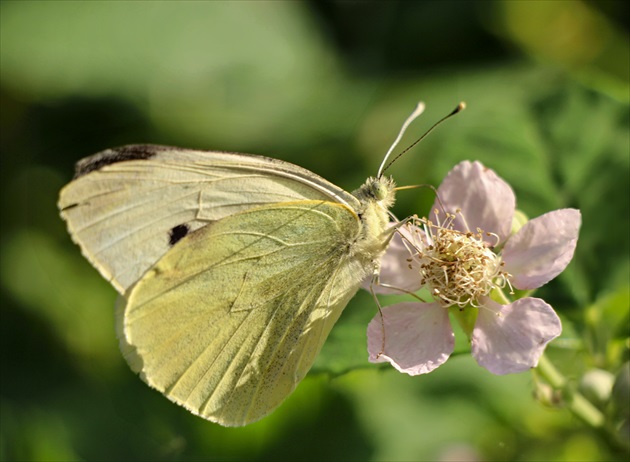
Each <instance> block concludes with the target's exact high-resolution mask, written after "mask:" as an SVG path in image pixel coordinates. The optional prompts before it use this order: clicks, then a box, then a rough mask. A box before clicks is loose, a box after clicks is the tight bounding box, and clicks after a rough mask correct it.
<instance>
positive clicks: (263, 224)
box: [58, 103, 424, 426]
mask: <svg viewBox="0 0 630 462" xmlns="http://www.w3.org/2000/svg"><path fill="white" fill-rule="evenodd" d="M423 108H424V105H423V104H422V103H420V104H419V105H418V107H417V108H416V110H415V111H414V113H413V114H412V116H410V117H409V119H407V121H406V122H405V124H404V125H403V128H402V129H401V132H400V134H399V136H398V138H397V140H396V142H395V143H394V145H395V144H396V143H397V142H398V140H399V139H400V138H401V136H402V133H403V132H404V129H405V128H406V126H407V125H408V124H409V123H410V121H411V120H413V118H415V117H416V116H417V115H419V114H420V113H421V112H422V110H423ZM394 145H393V146H392V148H390V151H389V152H388V155H389V153H390V152H391V150H392V149H393V147H394ZM386 159H387V156H386ZM384 164H385V160H384V161H383V164H381V168H380V169H379V173H378V174H377V176H375V177H370V178H368V179H367V180H366V182H365V183H364V184H363V185H362V186H361V187H359V188H358V189H357V190H355V191H354V192H352V193H349V192H346V191H344V190H343V189H341V188H339V187H338V186H335V185H334V184H332V183H330V182H329V181H326V180H325V179H323V178H321V177H320V176H318V175H316V174H315V173H313V172H310V171H309V170H306V169H304V168H301V167H299V166H296V165H293V164H290V163H288V162H284V161H281V160H277V159H272V158H268V157H262V156H255V155H247V154H236V153H226V152H216V151H197V150H189V149H182V148H175V147H166V146H156V145H130V146H124V147H120V148H115V149H107V150H105V151H102V152H100V153H98V154H95V155H93V156H91V157H88V158H85V159H83V160H81V161H79V162H78V163H77V165H76V175H75V178H74V179H73V181H72V182H70V183H69V184H68V185H66V186H65V187H64V188H63V189H62V190H61V193H60V197H59V203H58V206H59V209H60V212H61V216H62V218H63V219H64V220H65V221H66V223H67V227H68V230H69V233H70V235H71V237H72V239H73V240H74V241H75V242H76V243H77V244H78V245H79V246H80V248H81V250H82V253H83V255H84V256H85V257H86V258H87V259H88V260H89V261H90V262H91V263H92V265H93V266H94V267H95V268H96V269H98V271H99V272H100V273H101V275H102V276H103V277H104V278H105V279H107V280H108V281H109V282H110V283H111V284H112V285H113V286H114V288H115V289H116V290H117V291H118V292H119V294H120V297H119V301H118V303H117V305H118V308H117V329H118V336H119V340H120V346H121V351H122V353H123V355H124V357H125V359H126V360H127V362H128V364H129V365H130V367H131V369H132V370H133V371H135V372H137V373H139V375H140V376H141V378H142V379H143V380H144V381H145V382H146V383H148V384H149V385H150V386H151V387H153V388H156V389H157V390H159V391H160V392H162V393H163V394H164V395H165V396H166V397H168V398H169V399H170V400H172V401H174V402H176V403H178V404H180V405H182V406H184V407H185V408H187V409H188V410H189V411H191V412H192V413H194V414H197V415H199V416H201V417H203V418H205V419H208V420H210V421H213V422H217V423H219V424H221V425H225V426H242V425H247V424H249V423H252V422H255V421H257V420H259V419H261V418H262V417H264V416H266V415H267V414H269V413H270V412H272V411H273V410H274V409H275V408H277V407H278V406H279V405H280V404H281V403H282V402H283V401H284V400H285V398H286V397H287V396H288V395H289V394H290V393H291V392H292V391H293V390H294V389H295V387H296V386H297V384H298V383H299V382H300V381H301V380H302V379H303V378H304V376H305V375H306V373H307V372H308V371H309V369H310V368H311V366H312V364H313V362H314V361H315V358H316V356H317V354H318V352H319V351H320V349H321V348H322V345H323V344H324V341H325V340H326V337H327V336H328V334H329V333H330V331H331V329H332V327H333V325H334V324H335V322H336V321H337V319H338V318H339V316H340V315H341V313H342V311H343V309H344V307H345V306H346V305H347V303H348V301H349V300H350V299H351V298H352V297H353V296H354V294H355V293H356V292H357V290H358V289H359V288H360V286H361V283H362V281H363V280H364V279H366V278H370V277H375V275H377V274H378V270H379V260H380V257H381V255H382V254H383V253H384V251H385V249H386V247H387V245H388V243H389V241H390V239H391V237H392V235H393V233H394V232H395V229H396V226H395V225H394V226H392V225H391V224H390V219H391V217H390V212H389V208H390V207H391V205H392V204H393V202H394V195H395V185H394V181H393V180H392V179H391V178H390V177H386V176H383V174H382V171H383V166H384Z"/></svg>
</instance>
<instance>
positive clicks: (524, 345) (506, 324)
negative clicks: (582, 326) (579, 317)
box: [471, 297, 562, 375]
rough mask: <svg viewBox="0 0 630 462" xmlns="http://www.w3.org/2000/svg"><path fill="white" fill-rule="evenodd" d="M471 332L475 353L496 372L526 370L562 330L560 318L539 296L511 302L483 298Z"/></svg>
mask: <svg viewBox="0 0 630 462" xmlns="http://www.w3.org/2000/svg"><path fill="white" fill-rule="evenodd" d="M482 302H483V306H481V307H480V308H479V315H478V316H477V322H476V324H475V328H474V329H473V335H472V340H471V343H472V355H473V357H474V358H475V360H476V361H477V363H478V364H479V365H480V366H481V367H484V368H486V369H488V370H489V371H490V372H492V373H493V374H498V375H503V374H513V373H516V372H523V371H526V370H527V369H529V368H532V367H535V366H536V365H537V364H538V359H539V358H540V356H541V355H542V353H543V351H544V350H545V346H546V345H547V343H549V342H550V341H551V340H553V339H554V338H556V337H557V336H558V335H560V333H561V332H562V324H561V323H560V318H559V317H558V315H557V314H556V313H555V311H553V308H551V306H550V305H548V304H547V303H545V301H544V300H541V299H540V298H521V299H520V300H517V301H515V302H514V303H512V304H510V305H499V304H498V303H496V302H495V301H493V300H490V299H489V298H487V297H486V298H485V299H484V300H482Z"/></svg>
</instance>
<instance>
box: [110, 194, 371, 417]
mask: <svg viewBox="0 0 630 462" xmlns="http://www.w3.org/2000/svg"><path fill="white" fill-rule="evenodd" d="M360 232H361V224H360V220H359V217H358V216H357V215H356V213H355V212H354V211H353V210H352V209H350V208H349V207H347V206H345V205H342V204H339V203H333V202H330V201H321V200H317V201H295V202H286V203H281V204H272V205H266V206H262V207H256V208H252V209H249V210H245V211H242V212H239V213H236V214H233V215H230V216H227V217H225V218H222V219H220V220H218V221H216V222H214V223H212V224H210V225H208V226H205V227H203V228H200V229H198V230H196V231H194V232H192V233H190V234H189V235H187V236H186V237H184V238H183V239H182V241H181V243H180V244H179V245H176V246H174V247H173V248H172V249H170V250H168V252H167V253H166V254H165V255H164V256H163V257H162V258H161V259H160V260H159V261H158V262H157V263H156V264H155V266H154V267H153V268H151V269H150V270H149V271H148V272H147V273H146V274H145V275H144V276H143V277H142V279H141V280H140V281H139V282H138V283H137V284H136V285H135V286H133V287H132V288H131V289H130V290H129V292H128V293H127V294H126V295H125V297H126V299H127V305H126V307H125V308H124V312H123V311H120V312H119V319H118V322H119V329H120V333H121V335H123V338H121V343H122V349H123V352H124V353H125V355H126V356H127V360H128V361H129V363H130V365H132V367H133V368H135V369H136V370H137V371H138V372H140V373H141V376H142V377H143V379H144V380H145V381H146V382H148V383H149V384H150V385H152V386H153V387H155V388H157V389H158V390H160V391H161V392H163V393H164V394H165V395H166V396H168V397H169V398H170V399H171V400H173V401H175V402H177V403H179V404H182V405H183V406H185V407H187V408H188V409H189V410H191V411H192V412H194V413H195V414H198V415H201V416H203V417H205V418H207V419H210V420H213V421H216V422H218V423H221V424H223V425H244V424H247V423H250V422H253V421H256V420H258V419H260V418H262V417H264V416H265V415H267V414H268V413H269V412H271V411H272V410H273V409H275V408H276V407H277V406H278V405H279V404H280V403H281V402H282V401H283V400H284V399H285V398H286V397H287V396H288V395H289V394H290V393H291V391H292V390H293V389H294V388H295V386H296V385H297V383H298V382H299V381H300V380H301V379H302V378H303V377H304V376H305V375H306V373H307V372H308V370H309V369H310V367H311V365H312V364H313V362H314V360H315V357H316V355H317V353H318V352H319V350H320V349H321V346H322V345H323V342H324V340H325V339H326V337H327V336H328V333H329V332H330V330H331V328H332V326H333V324H334V323H335V321H336V320H337V319H338V317H339V315H340V314H341V312H342V310H343V308H344V307H345V305H346V304H347V303H348V301H349V299H350V298H351V297H352V296H353V295H354V294H355V292H356V291H357V290H358V288H359V286H360V283H361V281H362V279H363V278H364V277H365V276H367V274H368V273H369V272H370V271H371V269H370V268H369V267H366V264H365V262H364V261H361V256H360V255H356V254H355V253H354V252H353V243H354V242H355V241H356V240H357V238H358V237H359V234H360Z"/></svg>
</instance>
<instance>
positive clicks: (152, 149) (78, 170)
mask: <svg viewBox="0 0 630 462" xmlns="http://www.w3.org/2000/svg"><path fill="white" fill-rule="evenodd" d="M169 149H173V148H171V147H168V146H158V145H155V144H130V145H127V146H121V147H119V148H113V149H106V150H104V151H101V152H98V153H96V154H94V155H93V156H90V157H86V158H85V159H81V160H80V161H79V162H77V164H76V166H75V170H74V179H75V180H76V179H77V178H79V177H81V176H83V175H86V174H88V173H90V172H94V171H96V170H100V169H101V168H103V167H105V166H107V165H111V164H115V163H117V162H124V161H127V160H142V159H150V158H151V157H154V156H155V155H156V154H157V153H158V152H160V151H167V150H169Z"/></svg>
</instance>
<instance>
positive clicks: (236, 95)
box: [0, 0, 630, 461]
mask: <svg viewBox="0 0 630 462" xmlns="http://www.w3.org/2000/svg"><path fill="white" fill-rule="evenodd" d="M629 13H630V11H629V7H628V6H627V4H626V3H625V2H621V1H478V2H477V1H449V0H447V1H417V2H413V1H392V2H360V1H309V2H281V1H274V2H267V1H252V2H248V1H238V2H220V1H214V2H186V1H179V2H175V1H172V2H152V1H144V2H113V1H112V2H71V1H63V2H57V1H43V2H38V1H24V2H20V1H3V2H2V3H1V4H0V14H1V15H0V21H1V22H0V34H1V36H0V38H1V62H0V64H1V69H0V72H1V73H0V76H1V87H0V92H1V98H2V101H1V108H2V113H1V122H0V124H1V125H0V127H1V138H0V149H1V152H2V156H1V160H2V168H1V173H0V174H1V182H0V185H1V188H2V198H1V200H2V235H1V242H0V244H1V251H2V255H1V281H0V282H1V288H2V298H1V302H2V320H1V326H2V332H1V334H0V335H1V341H2V371H1V380H2V389H1V395H0V400H1V401H0V405H1V409H0V412H1V415H0V417H1V422H0V423H1V427H0V458H1V459H2V460H59V461H65V460H165V461H170V460H228V459H229V460H362V461H363V460H365V461H380V460H382V461H397V460H401V461H402V460H408V461H420V460H431V461H434V460H435V461H451V460H469V461H487V460H488V461H489V460H514V461H521V460H541V461H542V460H545V461H547V460H554V461H572V460H627V457H628V422H627V412H628V408H627V401H625V404H623V403H624V400H626V399H627V398H626V397H625V396H626V393H627V383H626V388H625V389H624V388H623V387H621V386H620V385H617V386H616V388H615V390H616V391H615V393H616V395H614V396H616V398H617V402H613V401H614V400H612V401H611V400H608V398H607V397H606V396H604V397H603V398H601V399H600V401H599V402H598V401H597V399H593V401H594V402H595V404H596V405H597V406H599V408H600V409H601V410H602V412H604V413H605V415H606V416H607V419H608V420H607V428H606V429H603V430H601V429H600V430H593V429H591V428H589V427H587V426H586V425H584V424H583V423H582V422H580V421H579V420H578V419H577V418H575V417H574V416H572V415H571V414H570V413H569V412H568V411H567V410H566V409H563V408H562V397H560V396H557V395H554V396H551V398H550V399H549V400H547V401H548V403H547V405H546V406H545V405H543V404H541V403H540V402H538V401H537V400H535V399H534V395H537V396H539V397H540V396H543V395H544V393H543V392H544V391H545V387H544V385H543V384H540V383H539V382H538V380H537V379H536V377H535V375H533V374H531V373H523V374H518V375H511V376H504V377H498V376H493V375H492V374H490V373H488V372H486V371H485V370H483V369H481V368H479V367H478V366H477V365H476V363H475V362H474V360H472V358H470V356H469V355H468V354H459V355H456V356H455V357H454V358H451V360H449V361H448V362H447V363H446V364H445V365H444V366H442V367H440V368H439V369H437V370H436V371H435V372H433V373H431V374H429V375H426V376H420V377H408V376H403V375H401V374H399V373H398V372H396V371H395V370H394V369H393V368H390V367H377V366H374V365H370V364H369V363H368V362H367V351H366V339H365V328H366V326H367V323H368V321H369V320H370V319H371V318H372V316H374V314H375V312H376V307H375V306H374V303H373V302H372V300H371V299H370V296H369V295H367V294H364V293H360V294H358V295H357V297H356V298H355V299H354V300H353V301H352V302H351V304H350V305H349V306H348V308H347V309H346V311H345V312H344V314H343V316H342V319H341V320H340V322H339V323H338V325H337V326H336V327H335V329H334V330H333V333H332V335H331V338H330V339H329V341H328V342H327V344H326V346H325V348H324V351H323V352H322V354H321V356H320V358H319V359H318V361H317V362H316V364H315V367H314V369H313V371H312V373H311V374H309V376H308V377H307V378H306V379H305V380H304V382H303V383H302V384H301V385H300V386H299V387H298V390H297V391H296V392H295V393H294V394H293V395H292V396H291V397H290V398H289V399H288V400H287V402H285V404H284V405H283V406H281V407H280V408H279V409H278V410H277V411H276V412H275V413H274V414H272V415H271V416H270V417H268V418H266V419H263V420H262V421H261V422H259V423H256V424H253V425H251V426H249V427H246V428H237V429H226V428H222V427H220V426H218V425H215V424H212V423H209V422H206V421H204V420H202V419H200V418H198V417H195V416H193V415H191V414H189V413H188V412H187V411H185V410H184V409H183V408H180V407H178V406H176V405H174V404H172V403H170V402H169V401H168V400H167V399H165V398H163V397H162V396H161V395H160V394H159V393H158V392H156V391H154V390H151V389H150V388H149V387H147V386H146V385H145V384H144V383H142V381H141V380H140V379H139V378H138V377H136V376H135V375H134V374H133V373H132V372H131V371H130V370H129V369H128V367H127V365H126V364H125V361H124V359H123V358H122V356H121V354H120V353H119V350H118V344H117V340H116V335H115V330H114V315H113V305H114V300H115V291H114V290H113V289H112V288H111V287H110V286H109V285H108V284H107V282H106V281H104V280H102V279H101V278H100V276H99V275H98V273H97V272H96V271H95V270H93V269H92V268H91V266H90V265H89V264H88V263H87V262H86V261H85V260H84V259H83V258H82V257H81V255H80V251H79V249H78V248H77V247H76V246H74V245H73V244H72V242H71V240H70V238H69V236H68V235H67V232H66V230H65V226H64V223H62V221H61V220H60V218H59V216H58V211H57V208H56V200H57V196H58V192H59V190H60V188H61V187H62V186H63V185H64V184H65V183H67V182H68V181H70V179H71V177H72V173H73V164H74V163H75V162H76V161H77V160H78V159H80V158H82V157H85V156H87V155H90V154H93V153H95V152H97V151H100V150H102V149H105V148H108V147H113V146H118V145H122V144H128V143H143V142H149V143H156V144H169V145H175V146H182V147H189V148H198V149H218V150H226V151H236V152H247V153H255V154H263V155H267V156H271V157H277V158H280V159H284V160H288V161H291V162H294V163H296V164H299V165H301V166H303V167H306V168H308V169H310V170H312V171H314V172H316V173H318V174H320V175H322V176H324V177H325V178H327V179H329V180H331V181H333V182H334V183H335V184H338V185H340V186H342V187H344V188H345V189H347V190H353V189H354V188H356V187H357V186H359V185H360V184H361V183H362V182H363V180H364V179H365V177H366V176H367V175H370V174H374V173H375V172H376V169H377V167H378V164H379V162H380V160H381V158H382V156H383V154H384V153H385V151H386V150H387V148H388V147H389V144H390V143H391V141H392V140H393V139H394V138H395V136H396V133H397V131H398V129H399V127H400V125H401V123H402V121H403V120H404V118H405V117H406V116H407V115H408V113H409V112H410V111H411V110H412V109H413V107H414V105H415V103H416V102H417V101H418V100H424V101H425V102H426V103H427V110H426V112H425V115H423V116H422V117H421V118H420V120H419V121H417V122H416V123H415V124H414V125H413V126H412V127H411V129H410V130H409V132H408V134H407V136H406V137H405V140H404V141H403V143H402V145H401V146H405V145H408V144H410V143H411V142H412V141H413V140H414V139H415V138H417V137H418V136H419V135H420V134H421V133H423V131H424V130H425V129H426V128H428V127H429V126H430V125H431V124H432V123H433V122H435V121H436V120H437V119H438V118H439V117H441V116H443V115H445V114H446V113H448V112H449V111H450V110H451V109H452V108H453V107H455V105H456V104H457V103H458V102H459V101H461V100H465V101H466V102H467V103H468V109H467V110H466V111H465V112H464V113H462V114H461V115H458V116H457V117H456V118H454V119H452V120H450V121H449V122H448V123H446V124H445V125H443V126H442V127H440V128H439V129H438V130H437V131H436V132H435V133H434V134H432V135H431V136H430V137H428V138H427V139H426V140H425V141H423V142H422V143H421V144H420V145H419V146H418V147H416V148H414V149H413V150H412V151H411V152H409V153H408V154H407V155H406V156H405V157H403V158H402V159H401V160H400V161H398V162H397V163H396V164H395V165H394V166H393V167H392V168H391V170H390V172H389V173H391V174H392V175H393V176H394V177H395V178H396V180H397V182H398V184H402V185H404V184H419V183H432V184H434V185H437V184H439V182H440V180H441V178H442V177H443V176H444V174H445V173H446V172H447V171H448V170H449V169H450V168H451V167H452V166H453V165H454V164H455V163H457V162H458V161H460V160H463V159H470V160H480V161H482V162H483V163H484V164H485V165H486V166H488V167H490V168H492V169H494V170H495V171H496V172H497V173H498V174H499V175H501V176H502V177H503V178H505V179H506V180H507V181H508V182H509V183H510V184H511V185H512V186H513V187H514V189H515V191H516V193H517V200H518V206H519V208H521V209H522V210H523V211H524V212H525V213H527V214H528V215H529V216H530V217H534V216H537V215H539V214H541V213H544V212H547V211H549V210H552V209H556V208H560V207H577V208H579V209H580V210H581V211H582V214H583V226H582V230H581V236H580V241H579V243H578V249H577V252H576V257H575V259H574V261H573V262H572V263H571V265H570V266H569V268H568V269H567V271H566V272H565V273H563V274H562V275H561V276H560V277H559V278H557V279H556V280H554V281H552V282H551V283H550V284H548V285H546V286H545V287H543V288H542V289H541V290H540V291H539V293H538V296H541V297H542V298H545V299H546V300H547V301H549V302H550V303H551V304H552V305H553V306H554V307H555V308H556V310H557V311H558V312H559V314H560V315H561V317H562V319H563V324H564V333H563V336H562V337H561V338H560V339H558V340H556V341H555V342H553V343H552V344H551V346H550V347H549V348H548V353H549V356H550V357H551V359H552V360H553V361H554V362H555V364H556V365H557V367H559V368H560V369H561V370H562V372H563V373H564V374H566V376H567V377H568V378H569V380H570V384H571V386H575V387H580V386H581V382H583V380H582V379H581V377H582V376H583V374H584V373H585V372H587V371H589V370H591V369H593V368H597V369H601V370H604V371H606V374H608V375H609V376H611V377H612V376H614V375H615V374H618V372H619V371H620V369H621V365H622V364H623V363H624V362H625V361H627V360H628V349H629V346H630V345H629V341H628V290H629V289H628V287H629V271H630V270H629V268H630V258H629V249H630V243H629V240H630V238H629V232H630V212H629V210H630V207H629V202H630V199H629V197H630V186H629V183H630V159H629V157H630V142H629V130H628V128H629V123H630V118H629V110H628V109H629V106H628V104H629V100H630V95H629V89H628V88H629V87H628V78H629V75H630V69H629V67H630V64H629V55H630V46H629V41H628V29H629V19H628V18H629V17H630V14H629ZM432 202H433V196H432V195H431V193H430V192H429V191H428V190H426V189H425V190H412V191H405V192H402V193H400V194H399V201H398V204H397V206H396V207H395V209H394V211H395V213H397V214H398V215H399V216H401V217H403V216H406V215H408V214H412V213H418V214H420V215H422V214H426V213H427V207H429V206H430V204H431V203H432ZM386 303H387V302H386ZM582 385H583V383H582ZM619 390H621V391H619ZM620 397H621V398H622V399H621V401H619V399H620ZM620 402H621V404H619V403H620ZM624 406H626V407H625V408H624ZM624 419H626V420H624ZM624 422H625V424H624ZM624 425H625V426H624Z"/></svg>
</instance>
